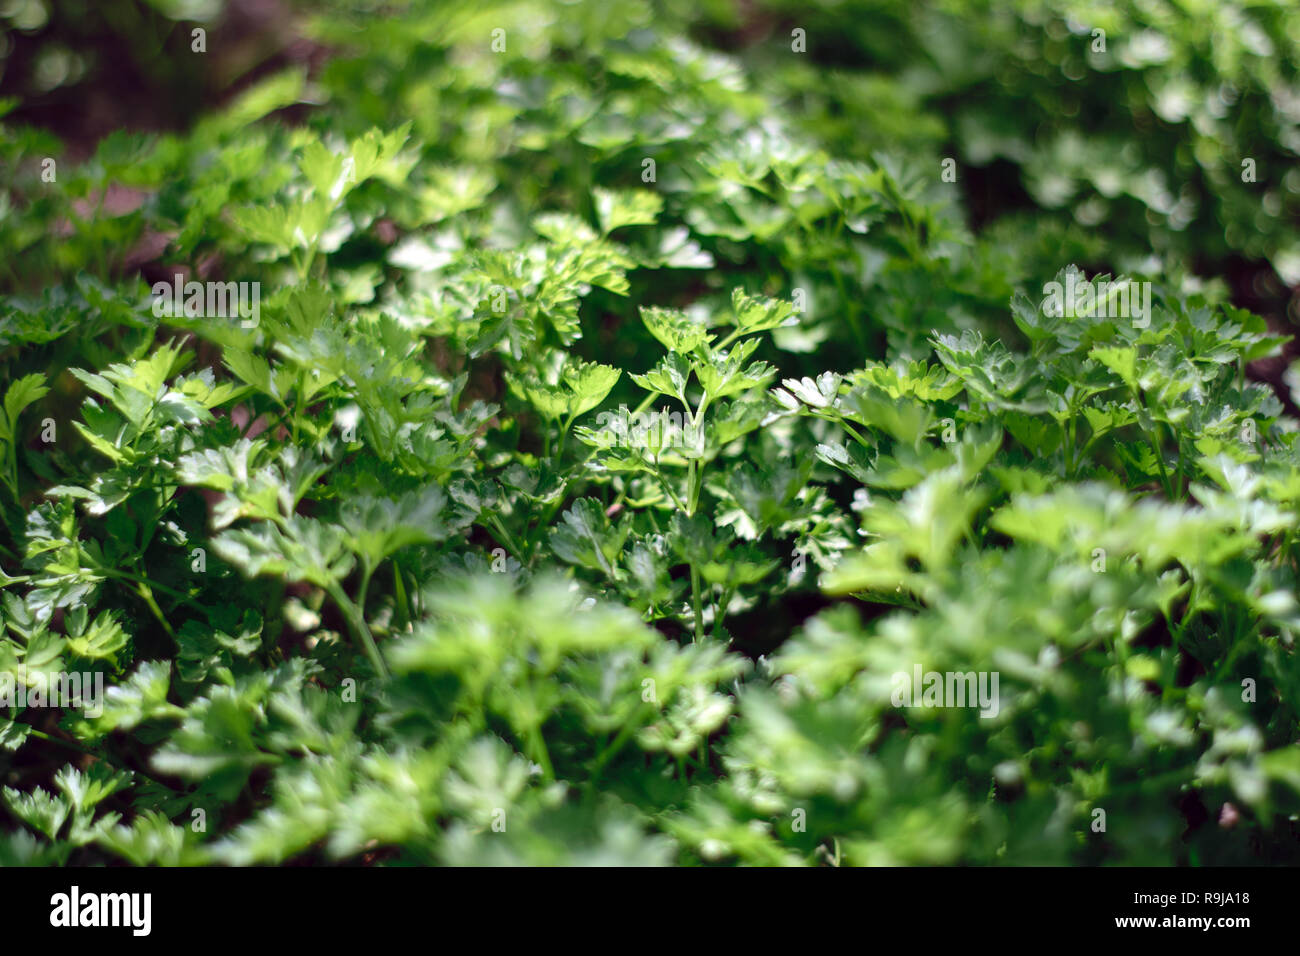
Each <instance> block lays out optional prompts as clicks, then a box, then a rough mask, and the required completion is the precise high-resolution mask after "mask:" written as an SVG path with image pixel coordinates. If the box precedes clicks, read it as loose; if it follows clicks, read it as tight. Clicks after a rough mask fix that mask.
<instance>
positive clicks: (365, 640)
mask: <svg viewBox="0 0 1300 956" xmlns="http://www.w3.org/2000/svg"><path fill="white" fill-rule="evenodd" d="M325 590H326V593H328V594H329V596H330V597H331V598H332V599H333V600H334V603H335V604H337V605H338V606H339V610H341V611H342V612H343V617H344V619H345V620H346V621H347V622H348V629H349V630H351V631H352V636H353V637H354V638H355V639H357V640H359V641H360V642H361V646H362V648H363V649H364V650H365V653H366V657H368V658H369V659H370V666H371V667H373V668H374V670H375V673H376V674H378V675H379V676H380V677H381V678H382V679H384V680H388V667H387V666H385V664H384V658H383V656H382V655H381V654H380V653H379V648H378V647H377V646H376V645H375V638H374V636H373V635H372V634H371V633H370V627H369V626H368V625H367V624H366V619H365V615H364V614H362V613H361V611H360V610H359V609H358V608H357V606H356V605H355V604H353V603H352V601H351V600H349V599H348V596H347V595H346V594H344V593H343V588H341V587H340V586H339V584H338V582H337V581H334V582H331V583H330V585H329V586H328V587H327V588H326V589H325Z"/></svg>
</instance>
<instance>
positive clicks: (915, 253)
mask: <svg viewBox="0 0 1300 956" xmlns="http://www.w3.org/2000/svg"><path fill="white" fill-rule="evenodd" d="M157 6H159V7H160V8H164V9H165V12H168V13H172V14H174V15H176V16H178V17H179V16H181V15H182V14H183V11H178V10H177V11H173V10H170V9H169V5H166V4H158V5H157ZM745 6H746V5H733V4H731V3H723V2H721V0H715V2H713V3H708V4H705V5H704V9H703V12H701V11H700V10H699V9H697V7H698V5H696V4H686V3H680V2H668V3H663V4H652V3H642V2H617V3H604V2H595V0H592V2H574V3H564V4H556V3H548V2H520V3H510V4H499V5H498V4H474V5H471V6H465V5H462V4H438V3H415V2H412V3H385V4H382V5H381V4H359V3H349V4H343V3H329V4H324V5H313V7H312V9H313V10H314V11H315V12H313V13H312V14H311V15H310V16H305V17H304V21H303V23H302V24H301V26H302V29H304V30H305V31H306V33H307V35H308V36H310V37H311V38H312V39H313V40H314V41H315V42H317V43H319V44H321V45H323V46H324V47H325V48H327V49H329V50H330V51H331V52H330V55H329V56H328V57H327V58H326V59H325V60H324V63H323V65H322V66H321V68H320V69H319V70H318V71H316V72H314V73H313V74H312V75H311V76H310V77H308V76H307V75H306V74H305V73H304V72H302V71H299V70H288V71H283V72H279V73H276V74H274V75H271V76H268V77H266V78H265V79H263V80H261V81H259V82H258V83H256V84H255V85H253V86H251V87H250V88H248V89H247V90H245V91H244V92H242V93H241V94H240V95H239V96H238V97H237V98H235V99H234V100H233V101H232V102H229V103H227V104H225V105H223V106H222V107H221V108H220V109H215V110H213V111H211V112H209V113H206V114H205V115H203V116H201V117H197V118H195V121H194V123H193V125H192V126H191V127H190V128H188V129H186V130H185V131H184V132H177V133H164V134H150V135H145V134H138V133H129V132H121V133H115V134H113V135H111V136H109V137H107V138H106V139H104V140H103V141H101V142H100V143H99V144H98V147H97V148H96V150H95V151H94V154H93V155H92V156H91V157H90V158H88V159H87V160H86V161H84V162H73V161H65V160H63V159H61V158H60V159H59V162H58V166H57V170H58V173H57V180H56V181H54V182H50V181H47V179H45V178H43V176H42V173H43V168H44V167H43V164H42V160H43V159H44V158H45V157H61V155H62V154H61V152H60V150H61V144H60V143H59V142H58V140H57V139H56V138H55V137H54V136H53V135H52V134H51V133H49V132H47V131H43V130H40V129H37V128H35V127H32V126H30V125H27V124H26V123H24V122H13V121H10V120H6V118H5V115H6V114H7V113H10V112H13V111H15V110H18V111H21V107H22V104H21V102H20V101H19V100H17V99H13V100H9V101H6V102H4V103H3V104H0V169H3V170H4V173H5V177H4V180H3V184H2V185H3V188H2V189H0V263H2V264H3V265H0V282H3V283H4V286H5V288H6V289H7V294H6V295H4V296H3V298H0V383H3V384H2V385H0V393H3V410H2V411H0V464H2V467H0V477H2V478H3V481H2V482H0V507H2V508H3V519H4V520H3V522H0V589H2V590H0V602H2V603H0V621H3V628H0V669H2V670H4V671H7V672H9V673H11V674H20V673H21V674H24V675H26V679H32V677H33V675H36V674H41V673H44V674H54V673H57V672H61V671H69V670H75V671H98V672H101V673H103V674H104V675H105V677H106V680H107V684H108V686H109V690H108V692H107V697H106V700H105V702H104V706H103V709H102V713H99V714H98V715H90V714H87V713H81V712H78V711H77V710H75V709H64V710H62V711H60V710H56V709H50V708H44V709H42V708H39V707H28V708H26V709H23V708H20V707H18V706H13V707H9V708H7V709H5V711H4V713H2V714H0V771H2V772H3V777H4V784H5V785H4V787H3V790H0V807H2V808H3V810H2V811H0V813H2V814H3V816H0V819H4V817H7V822H6V823H4V824H3V826H2V827H0V862H2V863H6V864H17V863H29V864H51V863H54V864H62V863H77V864H84V863H99V862H122V861H125V862H129V863H134V864H154V863H156V864H178V863H179V864H189V863H228V864H249V863H278V862H284V861H291V860H292V861H306V862H317V863H325V862H331V861H357V860H360V861H364V862H389V863H447V864H470V863H492V864H498V863H499V864H515V863H524V864H556V863H597V864H599V863H618V864H671V863H679V864H689V863H698V862H720V863H732V864H734V863H741V864H758V865H770V864H818V863H826V862H831V863H835V864H839V863H848V864H867V865H872V864H900V863H901V864H930V863H974V864H989V863H1005V864H1023V863H1154V864H1173V863H1182V864H1187V863H1190V864H1193V865H1202V864H1215V863H1268V862H1289V863H1295V862H1297V861H1298V860H1300V826H1298V825H1297V822H1296V821H1297V817H1296V814H1297V813H1300V746H1297V741H1298V739H1300V734H1298V731H1300V713H1298V712H1297V702H1298V701H1300V668H1298V667H1297V657H1296V648H1295V637H1296V634H1297V630H1298V629H1300V606H1298V605H1297V602H1296V591H1297V573H1300V542H1298V541H1297V522H1296V517H1297V512H1298V511H1300V445H1298V444H1297V429H1296V422H1295V420H1294V419H1292V418H1290V417H1288V416H1287V415H1286V414H1285V411H1284V406H1283V404H1282V401H1280V399H1279V396H1278V395H1277V394H1276V393H1275V392H1274V390H1273V389H1272V388H1270V387H1269V386H1268V385H1267V384H1265V383H1260V382H1258V381H1255V380H1253V378H1252V376H1251V375H1250V374H1248V366H1249V365H1250V363H1253V362H1256V361H1257V360H1260V359H1265V358H1270V357H1274V356H1277V355H1279V354H1281V352H1282V348H1283V345H1284V343H1285V341H1286V339H1287V336H1286V335H1283V334H1280V333H1279V332H1278V331H1277V327H1276V325H1275V327H1274V328H1273V329H1270V326H1269V323H1268V322H1267V321H1266V320H1265V318H1263V317H1260V316H1258V315H1254V314H1252V313H1250V312H1248V311H1246V310H1244V309H1243V308H1239V307H1237V306H1236V305H1234V304H1233V302H1232V299H1231V290H1230V289H1229V287H1228V285H1227V283H1225V282H1223V281H1219V279H1218V278H1216V277H1218V276H1221V275H1222V274H1223V273H1222V270H1224V269H1226V267H1227V263H1228V262H1229V261H1230V260H1232V261H1238V260H1249V261H1256V262H1260V263H1268V264H1271V265H1272V267H1274V268H1275V269H1276V270H1277V273H1278V275H1280V276H1281V278H1282V280H1283V281H1284V282H1286V283H1294V282H1295V281H1296V280H1297V279H1298V278H1300V246H1297V245H1296V235H1297V232H1296V219H1297V214H1298V211H1300V172H1298V171H1297V166H1296V165H1295V160H1296V155H1297V152H1300V139H1298V137H1297V119H1298V115H1297V114H1298V113H1300V100H1297V99H1296V93H1295V89H1296V73H1297V66H1300V11H1298V10H1297V8H1296V7H1294V6H1292V5H1290V4H1287V3H1283V2H1277V3H1257V4H1252V5H1249V6H1248V5H1245V4H1239V3H1235V2H1229V3H1226V4H1225V3H1221V2H1209V0H1206V2H1203V3H1202V2H1196V3H1192V2H1187V3H1183V4H1169V3H1156V2H1137V0H1128V2H1121V3H1116V4H1101V3H1097V4H1087V3H1085V4H1079V3H1072V4H1066V3H1064V2H1058V0H1050V2H1042V0H1039V2H1029V0H1019V2H1014V3H992V2H985V0H963V2H957V0H946V2H945V0H935V2H916V0H908V2H896V0H874V2H873V0H856V2H852V3H823V4H813V5H811V9H810V8H809V6H810V5H808V4H802V3H801V4H786V3H769V4H766V5H765V6H764V8H763V9H762V10H761V11H758V12H754V11H750V13H749V15H748V16H749V19H748V20H746V19H745V18H744V16H742V13H743V11H744V9H745ZM366 7H374V8H375V9H374V10H369V9H366ZM1092 7H1095V8H1096V9H1095V11H1094V10H1093V9H1091V8H1092ZM322 10H323V11H324V12H321V11H322ZM1067 10H1068V11H1069V12H1068V13H1067ZM381 13H382V15H380V14H381ZM1094 28H1095V29H1102V30H1105V31H1106V50H1107V51H1108V52H1104V53H1102V52H1098V53H1094V52H1092V44H1094V42H1095V38H1094V36H1093V34H1092V31H1093V29H1094ZM178 29H179V27H178ZM753 29H758V30H759V31H760V33H761V37H760V38H759V39H755V38H754V36H753V35H750V36H749V38H748V39H746V38H745V37H746V31H747V30H751V31H752V30H753ZM796 29H798V30H804V31H806V43H807V52H801V51H796V48H795V41H792V38H791V34H792V31H794V30H796ZM498 30H500V31H504V32H503V33H501V34H499V35H498V34H494V31H498ZM502 45H503V46H504V49H502V48H501V47H502ZM178 55H182V54H178ZM863 64H869V65H870V68H869V69H867V68H865V67H864V66H863ZM304 103H306V104H310V108H309V109H302V108H301V104H304ZM287 108H293V109H294V110H297V112H293V114H292V117H293V121H292V122H291V121H290V117H289V115H288V114H286V113H285V112H284V111H285V110H286V109H287ZM10 119H12V117H11V118H10ZM949 158H953V159H956V161H957V163H956V165H955V167H954V166H953V165H952V164H950V163H949V164H945V162H944V160H945V159H949ZM1247 158H1249V159H1252V160H1254V161H1255V164H1256V169H1257V178H1254V179H1253V181H1243V179H1242V165H1241V163H1242V160H1243V159H1247ZM995 161H996V162H995ZM990 164H992V165H990ZM998 164H1002V165H1001V166H999V165H998ZM954 168H955V170H956V175H955V177H954V176H945V175H944V172H945V170H946V169H954ZM998 169H1000V170H1001V172H1000V173H999V174H998V178H997V179H996V183H995V180H993V179H989V178H987V176H988V175H989V172H988V171H989V170H998ZM981 176H985V177H986V178H985V179H983V180H981V181H982V182H985V183H986V185H987V184H990V183H995V184H996V185H997V189H999V190H1001V192H999V193H997V194H996V195H994V196H993V198H992V200H990V198H989V195H987V194H986V193H980V192H979V191H978V190H972V189H970V188H969V181H970V180H971V179H972V178H979V177H981ZM972 223H975V225H974V226H973V225H972ZM1232 257H1238V260H1234V259H1233V258H1232ZM178 267H184V269H185V271H186V272H196V271H197V274H199V275H200V276H201V277H202V278H203V279H207V280H214V281H231V282H258V283H260V289H261V298H260V313H259V314H258V315H257V317H256V318H257V321H255V322H254V321H245V318H246V317H245V316H241V315H236V314H231V313H230V312H229V310H227V312H226V314H221V315H214V314H189V315H187V314H177V315H171V316H161V317H160V316H158V315H156V310H155V309H154V308H153V306H152V303H151V286H152V285H153V284H154V283H156V282H165V283H170V282H171V281H172V276H173V273H174V272H176V271H177V269H178ZM1081 269H1083V270H1086V271H1080V270H1081ZM1194 269H1195V270H1197V271H1195V272H1194V271H1193V270H1194ZM1109 273H1123V274H1125V276H1126V278H1125V279H1123V280H1117V281H1114V282H1111V281H1110V276H1109ZM1103 280H1104V281H1107V282H1108V283H1109V297H1108V296H1107V291H1106V290H1105V289H1103V288H1102V286H1101V282H1102V281H1103ZM1053 281H1056V282H1059V283H1060V284H1061V286H1062V287H1063V288H1066V289H1069V290H1072V292H1073V293H1075V294H1076V296H1077V298H1074V299H1072V300H1071V301H1070V302H1068V303H1065V306H1066V308H1064V309H1062V308H1059V307H1054V306H1053V302H1052V297H1051V296H1050V295H1048V294H1047V288H1048V283H1051V282H1053ZM1273 281H1274V282H1275V285H1276V280H1273ZM1126 283H1128V284H1129V285H1126ZM1143 283H1151V285H1150V286H1147V288H1149V289H1152V290H1153V291H1152V294H1151V303H1152V305H1151V308H1150V311H1149V313H1147V314H1146V315H1145V316H1144V317H1141V318H1138V319H1137V320H1134V317H1132V316H1125V317H1122V318H1121V317H1117V316H1116V315H1115V312H1114V309H1113V308H1109V307H1108V306H1109V305H1111V304H1113V303H1114V301H1115V300H1116V299H1117V298H1120V299H1122V298H1124V296H1125V295H1126V293H1127V291H1128V289H1129V286H1130V285H1131V287H1132V288H1138V287H1139V286H1140V285H1142V284H1143ZM1276 288H1278V289H1281V286H1276ZM1060 304H1061V303H1060V302H1057V303H1056V306H1059V305H1060ZM1277 304H1278V312H1279V313H1281V312H1283V311H1284V310H1285V304H1284V301H1283V300H1280V299H1279V302H1278V303H1277ZM199 311H202V310H199ZM665 410H666V411H667V413H668V414H660V413H662V412H664V411H665ZM647 413H654V414H657V415H659V417H657V418H655V419H654V423H655V427H654V428H652V429H650V430H649V431H648V432H647V431H645V430H644V429H642V430H638V429H637V428H636V422H637V421H638V420H641V421H644V419H638V418H636V417H634V416H637V415H642V414H647ZM629 422H631V423H632V424H631V427H630V428H629V427H628V423H629ZM916 667H920V668H921V669H922V670H924V671H939V672H981V673H988V672H996V673H997V674H998V675H999V677H1000V685H999V686H1000V706H999V707H998V710H997V713H996V715H993V716H981V715H980V713H979V712H978V711H977V710H975V709H971V708H963V707H945V708H932V707H926V706H920V705H919V704H920V702H917V705H916V706H910V707H899V706H895V704H894V702H893V701H892V700H891V688H892V685H893V675H895V674H898V673H903V674H908V675H910V674H912V673H913V670H914V668H916ZM1099 809H1100V810H1104V811H1105V819H1106V826H1105V828H1104V830H1098V829H1097V828H1096V826H1095V822H1096V820H1097V816H1096V811H1097V810H1099ZM198 811H201V812H198ZM200 824H202V825H200Z"/></svg>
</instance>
